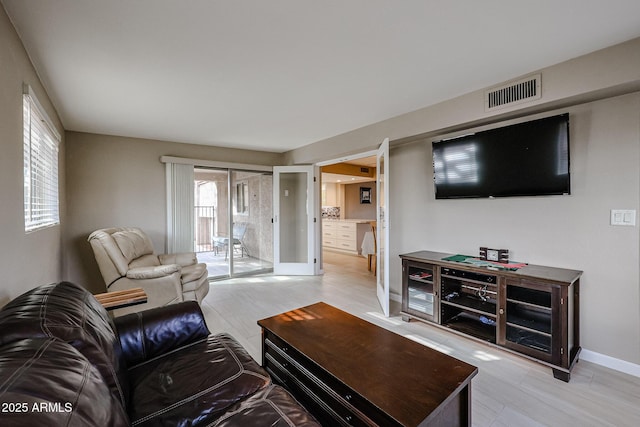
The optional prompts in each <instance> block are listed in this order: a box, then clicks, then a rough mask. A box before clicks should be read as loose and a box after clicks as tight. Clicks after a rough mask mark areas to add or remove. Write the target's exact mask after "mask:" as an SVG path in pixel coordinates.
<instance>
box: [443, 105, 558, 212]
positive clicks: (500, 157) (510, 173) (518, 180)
mask: <svg viewBox="0 0 640 427" xmlns="http://www.w3.org/2000/svg"><path fill="white" fill-rule="evenodd" d="M433 170H434V180H435V192H436V199H458V198H481V197H508V196H543V195H557V194H570V181H569V114H561V115H558V116H553V117H547V118H544V119H539V120H533V121H529V122H525V123H519V124H515V125H511V126H505V127H501V128H496V129H491V130H486V131H482V132H478V133H474V134H470V135H463V136H460V137H457V138H453V139H447V140H442V141H435V142H433Z"/></svg>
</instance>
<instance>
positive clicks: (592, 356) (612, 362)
mask: <svg viewBox="0 0 640 427" xmlns="http://www.w3.org/2000/svg"><path fill="white" fill-rule="evenodd" d="M579 358H580V360H586V361H587V362H591V363H595V364H597V365H601V366H604V367H607V368H610V369H614V370H616V371H620V372H624V373H625V374H629V375H633V376H635V377H640V365H636V364H635V363H631V362H627V361H625V360H620V359H616V358H615V357H611V356H607V355H606V354H600V353H596V352H595V351H591V350H586V349H584V348H583V349H582V351H580V356H579Z"/></svg>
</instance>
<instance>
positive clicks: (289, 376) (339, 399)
mask: <svg viewBox="0 0 640 427" xmlns="http://www.w3.org/2000/svg"><path fill="white" fill-rule="evenodd" d="M263 365H264V366H265V368H266V369H267V371H270V370H271V369H272V370H273V371H275V372H273V373H272V372H270V373H272V375H274V377H276V378H277V379H279V380H280V381H282V382H283V385H284V386H285V388H288V387H291V388H296V389H297V390H295V391H301V389H302V391H303V392H305V394H311V395H312V397H311V398H312V399H313V398H317V399H319V400H320V401H321V402H323V403H324V404H325V406H326V407H325V408H322V410H323V411H324V412H325V414H323V415H317V414H316V413H314V415H316V416H317V417H318V418H323V417H324V416H326V415H330V418H332V421H333V422H334V423H335V422H340V423H341V424H343V425H350V426H351V425H352V426H398V425H399V424H398V423H397V422H395V420H393V419H392V418H391V417H389V416H388V415H387V414H385V413H383V412H381V411H380V410H379V409H378V408H377V407H375V406H373V405H371V403H370V402H368V401H367V400H366V399H364V398H363V397H362V396H360V395H359V394H357V393H355V392H354V391H353V390H351V389H350V388H349V387H347V386H345V385H344V384H342V383H341V382H340V381H337V380H336V379H335V378H333V377H332V376H331V375H330V374H328V373H327V372H326V371H324V370H323V369H321V368H319V367H318V366H317V365H316V364H315V363H313V362H312V361H311V360H309V359H308V358H307V357H306V356H304V355H303V354H301V353H300V352H298V351H297V350H296V349H294V348H291V347H290V346H289V345H287V344H286V343H285V342H284V341H282V340H281V339H280V338H279V337H277V336H276V335H274V334H271V333H268V332H266V334H265V340H264V361H263ZM304 389H306V390H304ZM295 391H294V395H296V393H295ZM310 410H311V412H315V411H314V410H313V409H310Z"/></svg>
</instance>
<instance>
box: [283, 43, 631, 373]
mask: <svg viewBox="0 0 640 427" xmlns="http://www.w3.org/2000/svg"><path fill="white" fill-rule="evenodd" d="M541 72H542V82H543V96H542V99H541V100H539V101H536V102H535V103H532V104H529V106H527V107H526V108H523V107H522V106H521V107H517V108H516V109H512V110H510V111H507V112H502V113H499V114H496V113H494V114H488V113H486V112H484V108H483V98H482V94H483V91H477V92H473V93H470V94H467V95H464V96H461V97H459V98H456V99H453V100H450V101H446V102H443V103H441V104H438V105H435V106H432V107H428V108H425V109H422V110H418V111H415V112H412V113H408V114H405V115H403V116H399V117H396V118H392V119H389V120H385V121H383V122H380V123H376V124H374V125H371V126H367V127H364V128H361V129H357V130H354V131H352V132H348V133H346V134H343V135H339V136H336V137H335V138H330V139H328V140H324V141H320V142H317V143H315V144H312V145H309V146H306V147H303V148H301V149H298V150H294V151H292V152H289V153H287V159H288V162H289V163H308V162H316V161H324V160H329V159H333V158H338V157H341V156H344V155H351V154H354V153H358V152H364V151H367V150H370V149H372V148H375V147H376V146H377V145H378V144H379V143H380V142H381V141H382V140H383V138H384V137H387V136H388V137H391V138H392V143H391V146H392V148H391V153H390V177H389V181H390V186H391V187H390V191H389V193H390V199H391V201H390V204H391V206H390V213H389V218H390V231H391V233H390V234H391V237H390V246H389V247H390V259H391V268H390V277H391V291H392V293H393V294H395V296H396V297H397V296H398V295H399V294H400V292H401V291H400V278H401V263H400V259H399V257H398V255H400V254H401V253H406V252H410V251H415V250H420V249H431V250H439V251H445V252H451V253H465V254H475V253H477V251H478V247H479V246H481V245H488V246H490V247H506V248H509V249H511V251H512V255H513V257H514V258H515V259H516V260H518V261H523V262H529V263H534V264H542V265H551V266H558V267H566V268H574V269H581V270H584V272H585V273H584V276H583V279H582V283H581V286H582V288H581V295H580V302H581V315H580V318H581V340H582V342H581V344H582V347H583V348H585V349H587V350H590V351H592V352H596V353H599V354H603V355H607V356H611V357H614V358H617V359H620V360H623V361H627V362H631V363H634V364H640V291H639V288H640V274H639V269H640V265H639V262H640V261H639V255H640V254H639V241H640V234H639V227H613V226H610V225H609V212H610V209H636V210H638V209H640V93H639V92H637V91H638V90H640V39H636V40H632V41H630V42H627V43H624V44H622V45H618V46H615V47H612V48H609V49H606V50H604V51H599V52H595V53H593V54H590V55H587V56H585V57H580V58H576V59H574V60H571V61H567V62H565V63H562V64H559V65H556V66H553V67H550V68H548V69H545V70H542V71H541ZM514 77H516V76H514ZM624 93H626V94H627V95H623V94H624ZM560 107H563V108H562V109H559V108H560ZM564 111H568V112H570V113H571V125H570V126H571V173H572V194H571V196H555V197H529V198H505V199H497V200H481V199H477V200H438V201H436V200H435V199H434V194H433V171H432V165H431V147H430V141H431V140H433V139H436V138H437V137H441V136H443V135H445V134H448V135H453V134H454V131H462V130H464V129H468V128H473V127H478V126H480V125H486V124H488V123H490V122H501V121H504V120H506V119H513V118H515V117H524V118H531V117H535V116H536V115H540V114H542V115H545V114H552V113H554V112H564ZM541 112H544V113H541ZM485 127H486V126H485ZM416 135H418V136H416Z"/></svg>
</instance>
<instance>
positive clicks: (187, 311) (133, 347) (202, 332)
mask: <svg viewBox="0 0 640 427" xmlns="http://www.w3.org/2000/svg"><path fill="white" fill-rule="evenodd" d="M114 323H115V326H116V330H117V331H118V336H119V337H120V344H121V348H122V355H123V357H124V359H125V361H126V362H127V364H128V365H129V366H134V365H137V364H139V363H142V362H144V361H146V360H149V359H152V358H154V357H156V356H159V355H161V354H164V353H167V352H170V351H173V350H175V349H178V348H180V347H182V346H184V345H188V344H190V343H192V342H195V341H202V340H203V339H205V338H207V337H208V336H209V329H208V328H207V324H206V323H205V320H204V315H203V314H202V310H201V309H200V306H199V305H198V303H197V302H195V301H185V302H180V303H178V304H172V305H167V306H164V307H156V308H152V309H150V310H145V311H142V312H137V313H130V314H127V315H124V316H120V317H116V318H115V320H114Z"/></svg>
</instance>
